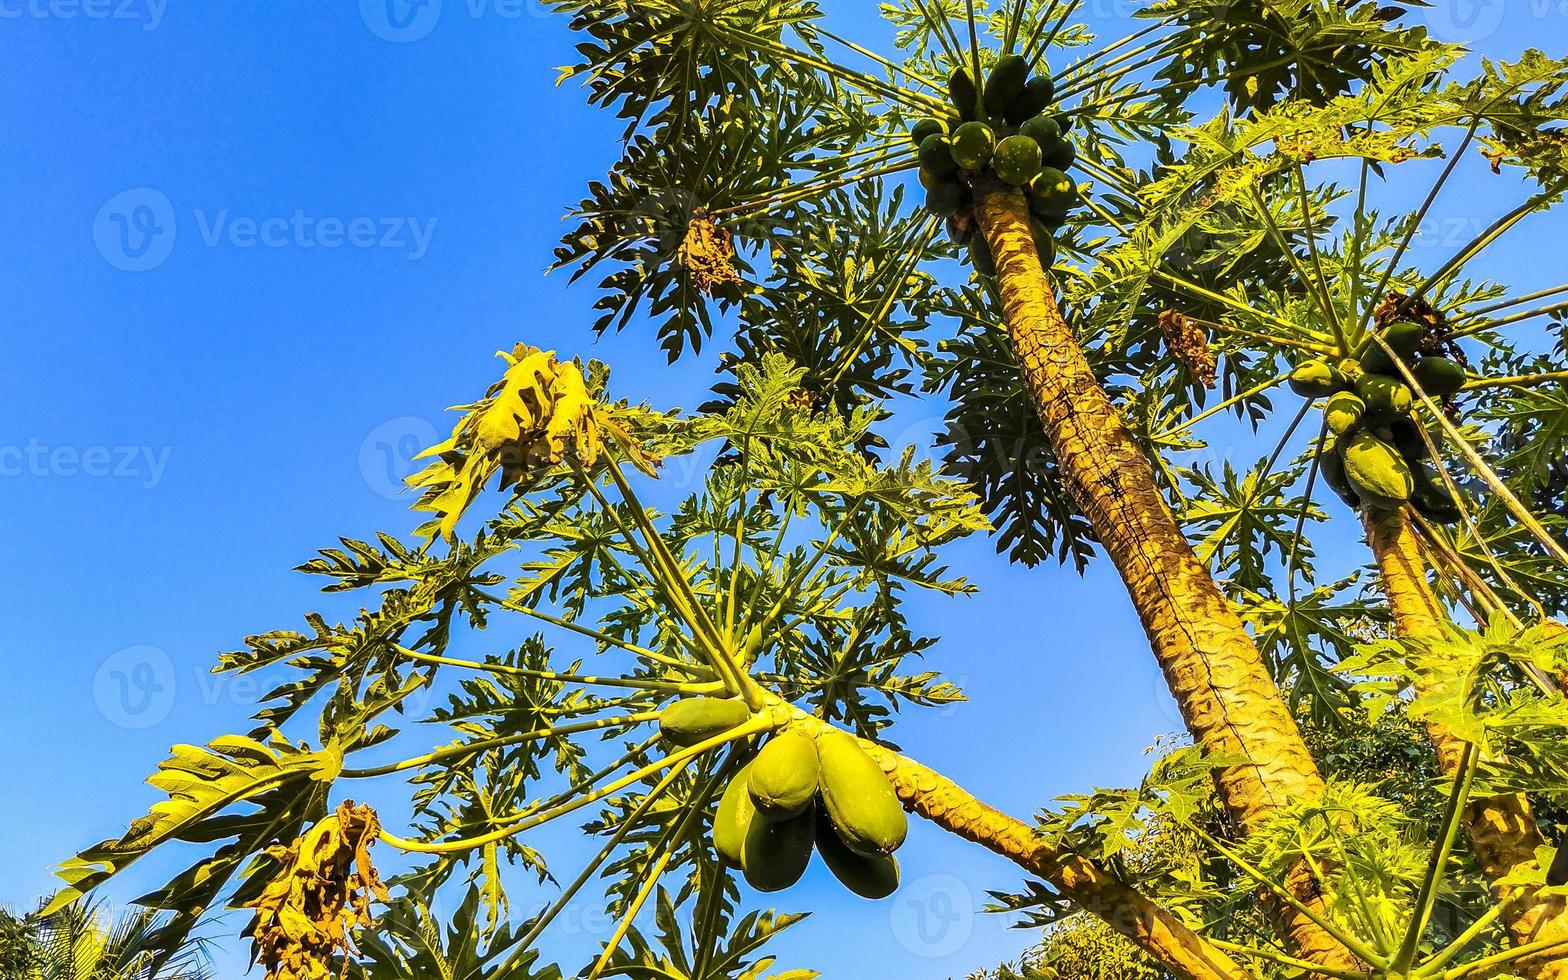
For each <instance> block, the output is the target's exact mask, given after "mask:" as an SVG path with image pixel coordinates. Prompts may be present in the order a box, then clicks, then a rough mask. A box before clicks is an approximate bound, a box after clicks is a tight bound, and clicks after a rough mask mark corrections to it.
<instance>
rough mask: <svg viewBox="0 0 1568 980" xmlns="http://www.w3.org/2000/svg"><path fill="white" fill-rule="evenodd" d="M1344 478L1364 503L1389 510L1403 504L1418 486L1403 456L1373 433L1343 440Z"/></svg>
mask: <svg viewBox="0 0 1568 980" xmlns="http://www.w3.org/2000/svg"><path fill="white" fill-rule="evenodd" d="M1343 447H1344V460H1345V478H1346V479H1347V480H1348V481H1349V482H1350V486H1351V487H1352V488H1353V489H1354V490H1355V491H1356V496H1358V497H1360V498H1361V501H1362V502H1363V503H1365V504H1368V505H1371V506H1373V507H1383V508H1387V509H1390V510H1393V509H1397V508H1399V507H1402V506H1404V504H1405V503H1406V501H1408V500H1409V499H1410V494H1411V492H1412V491H1413V490H1414V488H1415V485H1414V482H1413V477H1412V475H1411V473H1410V466H1409V464H1407V463H1406V462H1405V460H1404V457H1402V456H1400V455H1399V453H1398V452H1397V451H1396V450H1395V449H1394V447H1393V446H1390V445H1389V444H1388V443H1386V442H1384V441H1383V440H1381V439H1379V438H1378V437H1377V436H1375V435H1373V434H1372V433H1370V432H1356V433H1352V434H1351V435H1350V436H1349V437H1347V438H1346V439H1345V441H1344V442H1343Z"/></svg>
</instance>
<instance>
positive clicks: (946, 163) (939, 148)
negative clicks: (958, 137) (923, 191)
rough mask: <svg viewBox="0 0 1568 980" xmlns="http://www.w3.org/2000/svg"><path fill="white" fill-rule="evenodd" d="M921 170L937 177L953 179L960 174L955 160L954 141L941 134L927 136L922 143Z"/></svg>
mask: <svg viewBox="0 0 1568 980" xmlns="http://www.w3.org/2000/svg"><path fill="white" fill-rule="evenodd" d="M920 169H921V170H922V171H930V173H931V174H932V175H933V176H936V177H951V176H953V174H955V173H957V172H958V161H957V160H955V159H953V141H952V140H951V139H949V138H948V137H946V136H943V135H942V134H941V133H936V134H933V135H931V136H927V137H926V138H925V139H924V140H922V141H921V143H920Z"/></svg>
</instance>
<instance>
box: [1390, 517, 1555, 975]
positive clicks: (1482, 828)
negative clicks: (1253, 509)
mask: <svg viewBox="0 0 1568 980" xmlns="http://www.w3.org/2000/svg"><path fill="white" fill-rule="evenodd" d="M1366 527H1367V542H1368V544H1370V545H1371V547H1372V554H1373V555H1374V556H1375V557H1376V559H1377V566H1378V571H1379V572H1380V573H1381V575H1382V578H1383V591H1384V592H1386V593H1387V594H1388V603H1389V607H1390V608H1391V609H1392V610H1393V613H1394V631H1395V632H1396V633H1397V634H1398V635H1399V636H1400V637H1402V638H1406V639H1419V638H1423V637H1432V636H1437V635H1440V634H1441V633H1442V627H1443V626H1444V625H1445V624H1446V623H1447V622H1448V612H1447V610H1445V609H1444V608H1443V605H1442V603H1441V602H1439V601H1438V598H1437V596H1436V595H1435V594H1434V593H1433V592H1432V588H1431V586H1430V585H1429V584H1428V582H1427V574H1426V573H1427V566H1426V561H1425V560H1424V559H1423V558H1422V555H1421V544H1420V541H1419V540H1418V539H1417V538H1416V535H1415V531H1414V530H1413V529H1412V528H1411V526H1410V522H1409V521H1408V520H1406V519H1405V516H1404V514H1403V513H1398V512H1395V513H1382V514H1379V515H1378V516H1375V517H1374V516H1371V515H1369V516H1368V517H1367V519H1366ZM1427 736H1428V738H1429V739H1430V740H1431V742H1432V747H1433V748H1434V749H1435V750H1436V752H1437V758H1438V762H1439V764H1440V765H1441V766H1442V767H1443V771H1444V772H1447V773H1452V772H1454V771H1455V770H1456V769H1457V768H1458V767H1459V761H1460V758H1461V756H1462V755H1463V754H1464V742H1463V741H1461V740H1460V739H1458V738H1455V737H1454V735H1453V733H1452V732H1450V731H1448V730H1447V729H1446V728H1444V727H1443V726H1441V725H1428V726H1427ZM1464 822H1465V830H1466V831H1467V832H1468V833H1469V835H1470V842H1471V845H1472V846H1473V847H1474V849H1475V855H1476V860H1477V861H1478V862H1479V863H1480V865H1481V870H1482V872H1483V873H1484V874H1485V875H1486V877H1487V880H1488V881H1491V882H1494V883H1495V882H1497V881H1499V880H1500V879H1502V878H1504V877H1506V876H1507V875H1509V874H1513V873H1515V872H1524V873H1534V872H1537V871H1539V869H1540V865H1539V863H1538V861H1537V859H1536V848H1538V847H1542V846H1545V844H1546V840H1545V839H1544V838H1543V837H1542V836H1541V831H1540V828H1539V826H1538V825H1537V824H1536V822H1535V814H1534V813H1533V812H1532V811H1531V807H1530V801H1529V800H1527V799H1525V797H1524V796H1522V795H1509V796H1493V797H1485V798H1480V799H1472V800H1471V801H1470V803H1469V805H1468V806H1467V807H1466V808H1465V813H1464ZM1492 891H1493V894H1494V896H1495V898H1496V899H1497V900H1498V901H1500V902H1501V901H1505V900H1506V901H1509V902H1510V903H1511V904H1510V906H1509V908H1508V910H1507V911H1506V912H1505V914H1504V920H1505V921H1506V922H1507V923H1508V934H1509V938H1510V939H1511V940H1512V941H1513V944H1514V945H1515V946H1523V945H1525V944H1526V943H1533V942H1540V941H1542V940H1547V939H1557V938H1561V939H1564V940H1568V902H1565V901H1564V900H1563V899H1562V898H1559V897H1541V896H1538V895H1534V894H1532V893H1533V891H1534V890H1533V889H1529V890H1527V891H1526V892H1525V893H1524V894H1520V888H1519V887H1499V886H1497V885H1495V884H1494V885H1493V889H1492ZM1514 969H1516V970H1518V971H1520V972H1522V973H1523V974H1524V975H1525V976H1529V977H1534V978H1538V980H1568V954H1565V953H1564V952H1563V951H1558V952H1554V953H1551V954H1548V955H1547V956H1545V957H1543V958H1542V959H1540V960H1537V961H1533V962H1531V963H1528V964H1524V965H1519V966H1516V967H1515V968H1514Z"/></svg>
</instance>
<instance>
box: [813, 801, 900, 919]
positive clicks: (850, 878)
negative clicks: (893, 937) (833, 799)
mask: <svg viewBox="0 0 1568 980" xmlns="http://www.w3.org/2000/svg"><path fill="white" fill-rule="evenodd" d="M817 853H818V854H821V855H822V863H823V864H826V865H827V866H828V870H829V871H831V872H833V877H835V878H837V879H838V880H839V882H840V883H842V884H843V886H844V887H845V888H848V889H849V890H850V891H852V892H854V893H855V894H856V895H859V896H860V897H861V898H869V899H871V900H872V901H875V900H877V899H879V898H887V897H888V896H889V895H891V894H893V893H894V892H896V891H898V858H896V857H894V856H893V855H891V854H857V853H856V852H855V851H854V850H853V849H852V848H850V847H849V846H848V845H847V844H845V843H844V842H843V840H841V839H840V838H839V836H838V831H836V830H834V829H833V821H831V820H829V819H828V815H827V810H826V808H825V807H817Z"/></svg>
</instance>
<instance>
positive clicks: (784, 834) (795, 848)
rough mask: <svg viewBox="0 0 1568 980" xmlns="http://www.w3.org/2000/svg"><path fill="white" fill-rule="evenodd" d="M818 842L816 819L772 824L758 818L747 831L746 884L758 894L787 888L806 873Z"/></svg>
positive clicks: (805, 816) (743, 859) (801, 816)
mask: <svg viewBox="0 0 1568 980" xmlns="http://www.w3.org/2000/svg"><path fill="white" fill-rule="evenodd" d="M815 840H816V817H815V815H814V814H812V812H811V810H810V809H808V810H807V811H806V812H804V813H801V814H799V815H797V816H793V817H790V818H789V819H787V820H770V819H768V818H767V817H765V816H763V815H762V814H760V813H759V814H757V815H756V816H754V817H753V818H752V820H751V826H749V827H748V828H747V830H746V841H745V843H744V845H743V846H742V851H743V853H742V855H741V870H742V871H743V872H745V875H746V883H747V884H749V885H750V886H751V887H753V888H755V889H756V890H757V891H759V892H776V891H780V890H782V889H785V888H788V887H789V886H790V885H793V884H794V883H795V882H797V881H799V880H800V876H801V875H803V874H805V873H806V865H808V864H810V863H811V849H812V845H813V843H814V842H815Z"/></svg>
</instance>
